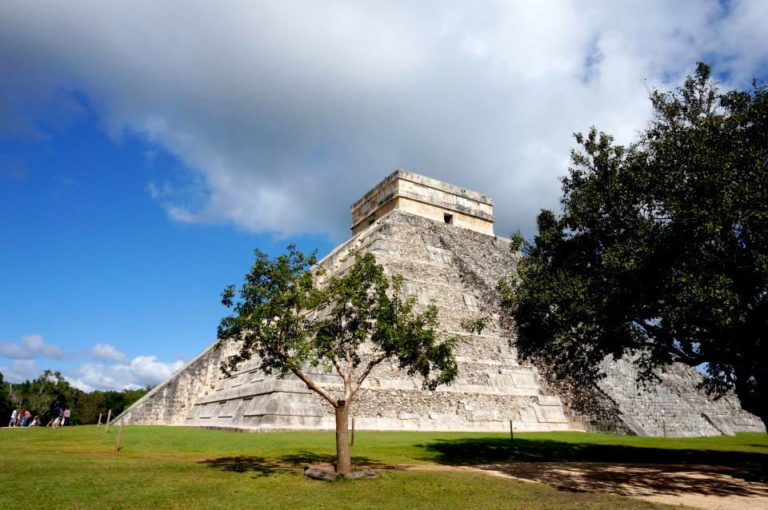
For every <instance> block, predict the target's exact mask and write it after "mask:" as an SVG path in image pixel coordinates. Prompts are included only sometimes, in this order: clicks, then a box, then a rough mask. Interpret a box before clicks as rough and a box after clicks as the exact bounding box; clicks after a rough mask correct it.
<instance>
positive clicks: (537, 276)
mask: <svg viewBox="0 0 768 510" xmlns="http://www.w3.org/2000/svg"><path fill="white" fill-rule="evenodd" d="M650 99H651V102H652V104H653V108H654V112H655V115H654V118H653V120H652V121H651V123H650V124H649V126H648V128H647V129H646V130H645V131H644V132H642V133H641V134H640V136H639V139H638V140H637V141H636V142H635V143H634V144H632V145H630V146H628V147H624V146H620V145H616V144H614V142H613V139H612V138H611V137H610V136H608V135H606V134H604V133H599V132H597V130H595V129H594V128H592V129H591V130H590V131H589V133H587V134H585V135H583V134H577V135H576V141H577V143H578V145H579V149H578V150H575V151H573V152H572V163H573V164H572V167H571V168H570V173H569V175H568V177H566V178H564V179H563V198H562V204H563V212H562V215H561V216H559V217H558V216H556V215H555V214H554V213H553V212H551V211H542V212H541V214H540V215H539V216H538V219H537V223H538V233H537V235H536V237H535V239H534V240H533V242H532V243H529V244H526V245H525V247H524V251H525V253H526V255H527V257H524V259H523V260H522V261H521V264H520V268H519V277H517V279H515V278H512V281H507V282H503V284H502V290H506V292H505V304H506V305H507V308H508V310H509V311H510V312H511V313H512V314H513V315H514V317H515V319H516V321H517V325H518V329H519V331H518V333H519V335H518V336H519V339H518V348H519V350H520V353H521V354H522V355H523V356H526V357H529V358H540V359H542V360H544V361H546V362H547V363H548V365H550V366H551V367H553V368H554V370H555V371H556V372H557V373H558V375H560V376H561V377H567V378H571V379H575V380H577V381H588V380H594V379H595V378H597V377H599V376H600V371H599V368H598V364H599V362H600V361H601V360H602V359H603V358H604V357H605V356H606V355H613V356H617V357H618V356H622V355H624V354H626V353H633V354H635V355H637V356H638V357H639V358H638V359H639V362H640V364H641V366H642V367H643V369H644V370H643V373H642V376H643V377H644V378H652V377H653V370H654V368H655V367H658V366H660V365H664V364H667V363H670V362H674V361H679V362H683V363H686V364H688V365H690V366H700V367H702V368H703V369H705V370H706V372H707V376H708V377H707V387H708V389H709V390H710V391H712V392H714V393H715V394H716V395H719V394H722V393H723V392H724V391H726V390H727V389H729V388H733V389H735V390H736V393H737V394H738V396H739V397H740V399H741V401H742V405H744V407H745V408H746V409H747V410H750V411H752V412H753V413H755V414H757V415H758V416H760V417H761V418H762V419H763V421H766V418H768V392H766V385H768V364H766V363H765V360H766V359H768V347H766V337H768V229H767V228H766V225H768V206H767V205H766V204H768V90H766V87H765V86H762V85H758V84H756V83H755V84H753V87H752V89H751V90H749V91H731V92H725V93H721V92H719V90H718V88H717V86H716V85H715V84H713V82H712V81H711V80H710V69H709V67H707V66H706V65H704V64H699V66H698V68H697V71H696V73H695V74H694V75H693V76H690V77H689V78H688V79H687V80H686V81H685V83H684V84H683V86H682V87H680V88H678V89H676V90H674V91H672V92H661V91H654V92H653V93H652V94H651V98H650Z"/></svg>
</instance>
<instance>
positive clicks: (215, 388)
mask: <svg viewBox="0 0 768 510" xmlns="http://www.w3.org/2000/svg"><path fill="white" fill-rule="evenodd" d="M352 234H353V235H352V238H351V239H349V240H348V241H347V242H345V243H343V244H342V245H340V246H338V247H337V248H336V249H335V250H333V251H332V252H331V253H330V254H329V255H328V256H326V257H325V258H324V259H323V260H321V261H320V262H319V264H320V265H322V266H323V267H324V268H325V269H326V271H327V272H328V273H329V274H334V273H337V272H339V271H342V270H343V269H344V268H345V267H346V265H347V264H349V263H351V259H350V257H349V255H350V254H351V253H352V252H354V251H360V252H371V253H373V254H374V255H375V256H376V258H377V260H378V262H379V263H380V264H382V265H383V266H384V268H385V270H386V271H387V272H388V273H389V274H400V275H402V276H403V277H404V286H403V287H404V291H405V292H406V293H408V294H410V295H413V296H415V297H416V298H417V299H418V301H419V303H422V304H427V303H429V302H434V303H435V304H436V305H437V307H438V309H439V319H440V325H441V326H440V327H441V330H442V331H443V332H444V333H445V334H448V335H457V334H463V332H462V331H461V327H460V323H461V321H462V320H463V319H465V318H478V317H490V318H491V323H490V324H489V326H488V327H487V328H486V329H485V330H484V331H483V333H482V334H481V335H472V336H468V337H466V340H465V341H464V342H462V343H461V344H460V345H459V346H458V348H457V359H458V362H459V376H458V378H457V380H456V381H454V382H453V383H452V384H450V385H447V386H441V387H439V388H438V389H437V390H436V391H434V392H429V391H426V390H423V389H422V387H421V382H420V381H419V380H416V379H414V378H412V377H408V376H407V375H406V374H405V373H403V372H401V371H399V370H398V369H397V368H396V367H395V366H394V365H380V366H379V367H377V369H375V370H374V372H373V373H372V374H371V375H370V376H369V377H368V380H367V383H366V384H365V385H364V387H363V389H362V390H361V392H360V394H359V395H358V397H357V399H356V401H355V402H354V403H353V405H352V407H351V416H352V417H354V419H355V424H356V427H357V428H358V429H369V430H454V431H473V430H477V431H506V430H509V427H510V422H511V423H512V424H513V426H514V428H515V430H521V431H522V430H531V431H533V430H537V431H552V430H583V429H585V428H587V429H599V430H610V431H619V432H628V433H634V434H641V435H661V434H669V435H717V434H721V433H733V432H735V431H742V430H764V428H763V425H762V422H761V421H760V420H759V419H757V418H756V417H754V416H752V415H750V414H749V413H746V412H745V411H743V410H742V409H741V407H740V405H739V402H738V400H737V399H736V398H735V397H733V396H728V397H726V398H723V399H721V400H719V401H717V402H711V401H709V400H708V399H707V397H706V395H704V394H703V393H701V392H700V391H698V390H697V389H696V384H697V382H699V381H700V380H701V377H700V376H699V374H698V373H696V371H695V370H692V369H689V368H687V367H683V366H675V367H672V368H671V369H670V370H667V371H666V372H664V374H663V375H662V378H661V383H660V384H659V385H657V386H656V387H652V388H638V387H637V385H636V384H635V381H634V375H635V369H634V366H633V365H632V364H631V362H628V361H620V362H616V361H608V360H606V362H605V367H606V372H607V374H608V377H607V378H606V379H605V380H603V381H601V383H600V385H599V386H596V387H594V388H589V389H580V390H579V392H580V394H579V395H574V393H573V391H566V390H564V389H563V388H560V387H557V386H552V385H548V384H547V382H546V377H544V375H543V374H546V370H541V371H540V370H538V369H537V367H535V366H532V365H530V364H521V363H520V362H519V361H518V358H517V354H516V352H515V350H514V348H513V347H511V344H510V338H511V336H512V332H511V330H510V328H509V327H508V326H507V325H505V324H504V321H502V320H500V309H499V302H498V296H497V294H496V292H495V289H496V284H497V282H498V281H499V279H501V278H502V277H504V276H505V275H508V274H510V272H512V271H515V266H516V257H515V255H514V254H512V253H511V252H510V248H509V242H508V241H507V240H505V239H502V238H498V237H495V236H494V235H493V202H492V200H491V199H490V198H489V197H487V196H485V195H482V194H480V193H477V192H473V191H469V190H465V189H463V188H459V187H457V186H453V185H450V184H447V183H444V182H441V181H437V180H435V179H431V178H428V177H424V176H421V175H418V174H414V173H412V172H407V171H404V170H397V171H395V172H394V173H392V174H391V175H389V176H388V177H387V178H386V179H384V181H382V182H381V183H379V184H378V185H377V186H376V187H374V188H373V189H372V190H371V191H369V192H368V193H367V194H366V195H365V196H364V197H363V198H361V199H360V200H359V201H357V202H356V203H355V204H354V205H353V206H352ZM464 336H466V335H464ZM233 348H234V347H233V346H231V345H228V346H224V347H223V348H221V349H218V350H217V349H215V348H214V346H213V345H211V347H209V348H208V349H206V350H205V351H204V352H202V353H201V354H200V355H198V356H197V357H196V358H195V359H193V360H192V361H191V362H190V363H188V364H187V365H186V366H185V367H183V368H182V369H181V370H179V371H178V372H176V373H175V374H174V375H172V376H171V377H170V378H168V379H167V380H166V381H164V382H163V383H161V384H160V385H158V386H156V387H155V388H154V389H152V390H151V391H150V392H149V393H148V394H147V395H145V396H144V397H143V398H142V399H140V400H139V401H137V402H136V403H135V404H134V405H133V406H131V407H130V408H129V409H127V410H126V411H125V412H124V413H123V414H121V415H120V416H119V417H118V418H117V420H118V421H122V422H124V423H126V424H166V425H188V426H197V427H215V428H233V429H249V430H255V431H264V430H297V429H333V428H334V426H335V422H334V417H333V412H332V409H331V407H330V406H328V405H327V404H326V403H325V402H324V401H322V399H321V398H320V397H318V396H317V395H315V394H314V393H312V392H310V391H309V390H308V389H307V388H306V387H305V386H304V384H303V383H302V382H301V381H299V380H298V379H296V378H294V377H293V376H290V377H287V378H285V379H278V378H276V377H274V376H269V375H266V374H264V373H262V372H260V371H259V370H258V369H257V368H256V367H255V365H254V363H253V362H251V363H250V364H248V363H247V364H244V365H243V366H241V367H240V369H239V371H238V372H237V373H235V374H233V375H232V376H231V377H224V376H223V375H222V373H221V371H220V369H219V367H220V364H221V361H222V360H224V359H225V358H226V357H227V356H228V355H229V354H230V353H231V352H232V349H233ZM539 368H541V367H539ZM312 375H313V378H314V380H315V381H318V382H320V383H321V385H323V386H325V387H327V388H334V387H338V380H337V378H336V376H335V375H333V374H330V373H318V372H316V373H313V374H312ZM580 401H589V402H592V403H593V404H594V403H598V404H599V406H598V407H599V408H592V409H586V410H585V409H583V408H582V407H581V406H578V405H577V403H578V402H580Z"/></svg>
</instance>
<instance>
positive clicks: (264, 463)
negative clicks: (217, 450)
mask: <svg viewBox="0 0 768 510" xmlns="http://www.w3.org/2000/svg"><path fill="white" fill-rule="evenodd" d="M335 462H336V456H335V455H326V454H319V453H314V452H310V451H300V452H296V453H291V454H288V455H283V456H281V457H278V458H275V459H266V458H264V457H255V456H242V455H241V456H237V457H218V458H215V459H207V460H203V461H200V463H201V464H205V465H207V466H208V467H210V468H212V469H219V470H221V471H228V472H231V473H252V474H254V475H255V476H256V477H262V476H270V475H274V474H278V473H301V472H302V471H303V468H304V466H306V465H308V464H326V465H328V464H330V465H333V464H334V463H335ZM352 465H353V467H354V468H359V467H363V466H364V467H368V468H374V469H396V467H395V466H391V465H388V464H383V463H381V462H378V461H375V460H372V459H370V458H368V457H361V456H353V457H352Z"/></svg>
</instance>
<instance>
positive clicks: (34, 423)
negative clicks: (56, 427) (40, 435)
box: [29, 415, 40, 427]
mask: <svg viewBox="0 0 768 510" xmlns="http://www.w3.org/2000/svg"><path fill="white" fill-rule="evenodd" d="M29 426H30V427H39V426H40V416H39V415H35V417H34V418H33V419H32V423H30V424H29Z"/></svg>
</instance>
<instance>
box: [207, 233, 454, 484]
mask: <svg viewBox="0 0 768 510" xmlns="http://www.w3.org/2000/svg"><path fill="white" fill-rule="evenodd" d="M315 263H316V259H315V257H314V255H310V256H307V255H305V254H303V253H301V252H300V251H298V250H297V249H296V247H295V246H293V245H291V246H289V247H288V250H287V253H285V254H283V255H280V256H278V257H276V258H274V259H270V258H269V257H268V256H267V255H266V254H265V253H263V252H261V251H260V250H256V260H255V262H254V264H253V267H252V268H251V271H250V272H249V273H248V274H247V275H246V276H245V281H244V283H243V285H242V286H241V287H240V289H239V293H237V294H238V295H239V300H238V301H235V297H236V289H235V287H234V286H230V287H227V289H225V291H224V293H223V296H222V303H223V304H224V305H225V306H227V307H230V308H232V309H233V310H234V314H233V315H231V316H229V317H226V318H224V319H223V320H222V321H221V324H220V326H219V330H218V338H219V345H222V342H228V341H234V342H238V347H239V349H238V352H237V353H236V354H235V355H233V356H231V357H230V358H229V359H228V360H227V361H226V362H225V363H224V364H223V366H222V368H223V370H224V371H225V372H231V371H232V370H235V369H236V368H237V367H238V365H240V363H242V362H243V361H245V360H248V359H251V358H254V359H256V360H257V366H258V368H259V369H261V370H263V371H264V372H265V373H268V374H271V373H272V374H275V375H277V376H278V377H285V376H287V375H289V374H293V375H294V376H296V377H297V378H298V379H300V380H301V381H303V382H304V384H306V386H307V387H308V388H309V389H310V390H312V391H314V392H315V393H317V394H318V395H319V396H321V397H322V398H323V399H324V400H325V401H327V402H328V403H329V404H330V405H331V406H332V407H333V408H334V411H335V415H336V450H337V463H336V469H337V472H339V473H348V472H349V471H350V469H351V465H350V455H349V449H348V446H347V421H348V415H349V408H350V405H351V404H352V402H353V401H354V399H355V398H356V396H357V395H358V391H359V390H360V388H361V386H362V384H363V382H364V381H365V379H366V378H367V377H368V375H369V374H370V373H371V371H372V370H373V369H374V368H375V367H376V366H377V365H379V364H380V363H383V362H384V361H385V360H394V361H396V362H397V364H398V365H399V367H400V368H401V369H403V370H405V371H406V372H407V373H408V374H411V375H414V374H418V375H419V376H421V377H422V378H423V380H424V386H425V387H426V388H430V389H434V388H435V387H436V386H437V385H439V384H442V383H447V382H450V381H451V380H452V379H453V378H454V377H455V376H456V372H457V365H456V360H455V358H454V356H453V350H452V348H453V345H454V343H455V341H456V340H455V339H452V338H449V339H443V340H441V339H440V338H439V337H438V335H437V333H436V326H437V308H436V307H435V306H434V305H429V306H427V307H426V308H425V309H423V310H421V311H419V310H417V307H416V300H415V299H414V298H413V297H408V298H406V297H404V296H403V293H402V290H401V288H400V287H401V285H400V281H401V279H400V278H399V277H397V276H395V277H392V278H390V277H387V276H386V275H385V274H384V270H383V268H382V267H381V266H380V265H379V264H377V263H376V259H375V257H374V256H373V255H372V254H370V253H366V254H359V253H358V254H355V255H354V261H353V262H352V264H351V265H350V266H349V267H348V268H347V269H345V270H344V271H342V272H341V273H340V274H338V275H334V276H331V277H330V278H327V277H326V275H325V274H324V273H323V271H322V269H320V268H319V267H316V266H315ZM321 280H322V282H321ZM318 370H321V371H322V370H332V371H334V372H335V373H336V374H337V375H338V376H339V380H340V385H339V386H338V388H334V387H328V386H323V385H320V384H317V383H316V382H315V381H314V380H313V378H312V373H313V372H315V373H316V372H317V371H318Z"/></svg>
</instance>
